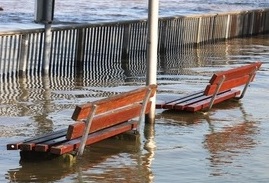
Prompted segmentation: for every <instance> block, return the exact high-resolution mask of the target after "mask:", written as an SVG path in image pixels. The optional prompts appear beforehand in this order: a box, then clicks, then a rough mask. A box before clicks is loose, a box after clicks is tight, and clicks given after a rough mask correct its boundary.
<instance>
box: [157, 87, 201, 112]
mask: <svg viewBox="0 0 269 183" xmlns="http://www.w3.org/2000/svg"><path fill="white" fill-rule="evenodd" d="M202 94H203V91H198V92H195V93H190V94H188V95H187V96H183V97H180V98H178V99H173V100H169V101H163V102H162V103H160V102H159V103H157V104H156V109H163V108H164V109H172V108H173V106H174V105H175V104H177V103H179V102H183V101H186V100H189V98H195V97H198V96H200V95H202Z"/></svg>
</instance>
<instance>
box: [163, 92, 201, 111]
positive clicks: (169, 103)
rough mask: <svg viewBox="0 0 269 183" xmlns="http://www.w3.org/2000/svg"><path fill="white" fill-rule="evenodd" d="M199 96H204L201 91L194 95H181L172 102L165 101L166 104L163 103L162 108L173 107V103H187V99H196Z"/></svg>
mask: <svg viewBox="0 0 269 183" xmlns="http://www.w3.org/2000/svg"><path fill="white" fill-rule="evenodd" d="M201 97H202V98H204V95H203V92H199V93H197V94H196V95H187V96H185V97H182V98H180V99H178V100H174V101H172V102H167V103H166V104H164V105H163V109H174V106H175V105H178V104H182V103H183V104H184V103H189V101H197V100H199V99H200V98H201ZM200 100H201V99H200Z"/></svg>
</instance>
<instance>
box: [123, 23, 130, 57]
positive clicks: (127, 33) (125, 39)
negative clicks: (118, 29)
mask: <svg viewBox="0 0 269 183" xmlns="http://www.w3.org/2000/svg"><path fill="white" fill-rule="evenodd" d="M130 29H131V24H124V32H123V41H122V59H127V58H128V55H129V42H130Z"/></svg>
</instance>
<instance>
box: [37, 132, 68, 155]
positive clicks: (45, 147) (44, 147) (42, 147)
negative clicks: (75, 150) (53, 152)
mask: <svg viewBox="0 0 269 183" xmlns="http://www.w3.org/2000/svg"><path fill="white" fill-rule="evenodd" d="M67 141H68V140H67V139H66V138H65V136H64V137H60V138H57V139H51V140H48V141H46V142H42V143H40V144H36V145H35V148H34V150H35V151H38V152H48V151H49V150H50V147H51V146H53V145H57V144H61V143H65V142H67Z"/></svg>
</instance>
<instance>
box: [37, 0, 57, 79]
mask: <svg viewBox="0 0 269 183" xmlns="http://www.w3.org/2000/svg"><path fill="white" fill-rule="evenodd" d="M54 4H55V1H54V0H36V1H35V22H37V23H44V25H45V33H44V44H43V59H42V60H43V62H42V72H43V74H45V75H47V74H48V72H49V65H50V54H51V37H52V35H51V23H52V21H53V16H54Z"/></svg>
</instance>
